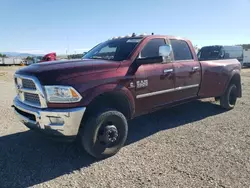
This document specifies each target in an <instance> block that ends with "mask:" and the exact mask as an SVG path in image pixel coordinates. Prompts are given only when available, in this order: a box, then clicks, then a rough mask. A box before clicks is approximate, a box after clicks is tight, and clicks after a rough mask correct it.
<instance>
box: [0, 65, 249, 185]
mask: <svg viewBox="0 0 250 188" xmlns="http://www.w3.org/2000/svg"><path fill="white" fill-rule="evenodd" d="M15 69H17V67H0V84H1V92H0V117H1V126H0V187H7V188H10V187H30V186H32V187H33V186H34V187H53V188H54V187H91V188H92V187H129V188H132V187H136V188H138V187H164V188H166V187H250V129H249V127H250V115H249V112H250V98H249V96H250V70H247V69H243V70H242V79H243V83H244V87H243V95H244V96H243V98H241V99H240V100H238V102H237V107H236V108H235V109H234V110H231V111H228V112H225V111H223V110H221V109H220V108H218V106H217V105H216V104H214V103H210V102H207V101H205V102H200V101H195V102H192V103H189V104H185V105H182V106H179V107H176V108H174V109H171V110H161V111H159V112H156V113H153V114H150V115H146V116H143V117H140V118H137V119H135V120H133V121H131V122H129V138H128V141H127V144H126V146H125V147H124V148H123V149H122V150H121V151H120V152H119V153H118V154H117V155H115V156H113V157H111V158H109V159H106V160H102V161H95V160H94V159H93V158H91V157H90V156H88V155H87V154H86V153H84V152H82V151H80V150H78V149H77V147H76V146H75V145H74V144H62V143H56V142H52V141H50V140H48V139H45V138H44V137H42V136H41V135H39V134H37V133H35V132H32V131H29V130H28V129H27V128H25V127H24V126H23V125H22V124H21V123H19V122H18V120H17V119H16V118H15V116H14V113H13V110H12V108H11V104H12V100H13V98H14V96H15V90H14V85H13V80H12V78H13V73H14V71H15Z"/></svg>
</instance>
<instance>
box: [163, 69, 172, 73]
mask: <svg viewBox="0 0 250 188" xmlns="http://www.w3.org/2000/svg"><path fill="white" fill-rule="evenodd" d="M173 71H174V70H173V69H165V70H163V73H164V74H168V73H171V72H173Z"/></svg>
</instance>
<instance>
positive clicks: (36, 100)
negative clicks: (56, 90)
mask: <svg viewBox="0 0 250 188" xmlns="http://www.w3.org/2000/svg"><path fill="white" fill-rule="evenodd" d="M15 86H16V91H17V97H18V99H19V100H20V101H21V102H23V103H25V104H27V105H30V106H34V107H38V108H46V107H47V103H46V100H45V97H44V92H43V89H42V87H41V85H40V83H39V81H38V79H37V78H36V77H33V76H24V75H17V74H16V75H15Z"/></svg>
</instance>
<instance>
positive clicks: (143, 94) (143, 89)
mask: <svg viewBox="0 0 250 188" xmlns="http://www.w3.org/2000/svg"><path fill="white" fill-rule="evenodd" d="M163 45H166V40H165V38H153V39H150V40H148V41H147V42H146V44H145V46H144V47H143V49H142V51H141V52H140V54H139V56H138V58H146V57H156V56H159V47H160V46H163ZM135 79H136V82H135V84H136V91H135V92H136V108H137V109H139V111H149V110H151V109H152V108H155V107H158V106H161V105H164V104H166V103H169V102H171V101H172V97H173V94H172V93H171V92H170V91H171V90H172V89H173V88H174V68H173V64H172V63H152V64H144V65H141V66H140V67H139V68H138V70H137V72H136V73H135Z"/></svg>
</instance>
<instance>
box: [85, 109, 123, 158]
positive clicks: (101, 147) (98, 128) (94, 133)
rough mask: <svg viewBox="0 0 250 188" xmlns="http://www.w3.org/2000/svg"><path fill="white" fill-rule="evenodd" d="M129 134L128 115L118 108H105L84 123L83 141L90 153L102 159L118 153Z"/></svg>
mask: <svg viewBox="0 0 250 188" xmlns="http://www.w3.org/2000/svg"><path fill="white" fill-rule="evenodd" d="M127 134H128V124H127V120H126V117H125V116H124V115H123V114H122V113H121V112H118V111H116V110H113V109H112V110H105V111H102V112H100V113H97V114H95V115H93V116H91V117H90V118H89V119H88V120H87V122H86V123H85V124H84V125H83V129H82V132H81V143H82V146H83V147H84V149H85V150H86V151H87V152H88V153H89V154H90V155H92V156H94V157H95V158H98V159H102V158H107V157H110V156H112V155H114V154H116V153H117V152H118V151H119V150H120V149H121V148H122V147H123V146H124V144H125V142H126V139H127Z"/></svg>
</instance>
